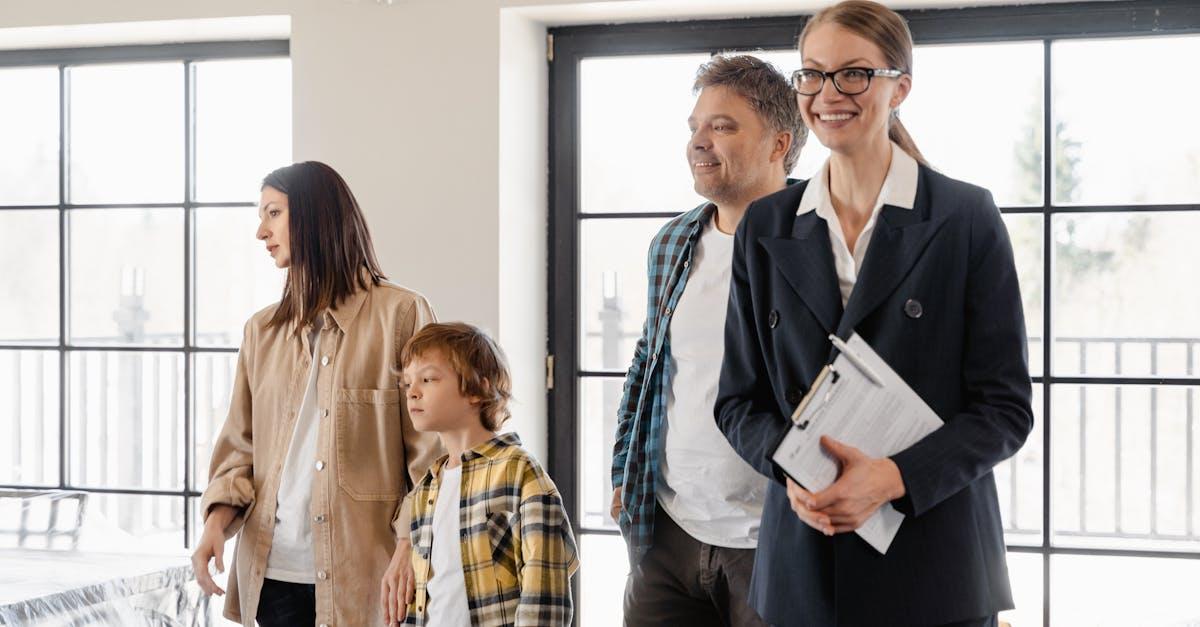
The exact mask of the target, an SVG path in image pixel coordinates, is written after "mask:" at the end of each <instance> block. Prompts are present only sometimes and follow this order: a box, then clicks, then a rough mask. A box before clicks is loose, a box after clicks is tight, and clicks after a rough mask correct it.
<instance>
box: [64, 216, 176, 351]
mask: <svg viewBox="0 0 1200 627" xmlns="http://www.w3.org/2000/svg"><path fill="white" fill-rule="evenodd" d="M69 219H70V225H69V226H70V247H71V248H70V254H71V268H70V271H71V275H70V277H69V281H68V283H69V285H70V289H71V300H70V301H69V302H70V329H69V335H70V338H71V342H72V343H75V344H142V345H145V344H156V345H158V344H174V345H180V344H182V343H183V288H184V280H183V278H184V277H183V211H182V210H181V209H80V210H76V211H72V212H71V213H70V215H69Z"/></svg>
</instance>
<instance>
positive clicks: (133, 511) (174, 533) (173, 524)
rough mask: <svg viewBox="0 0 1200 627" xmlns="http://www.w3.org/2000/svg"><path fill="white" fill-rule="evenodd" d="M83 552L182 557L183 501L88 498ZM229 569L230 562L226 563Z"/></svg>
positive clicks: (120, 496) (140, 497) (174, 498)
mask: <svg viewBox="0 0 1200 627" xmlns="http://www.w3.org/2000/svg"><path fill="white" fill-rule="evenodd" d="M86 496H87V510H86V513H85V516H84V532H83V534H82V538H83V541H82V542H81V543H80V547H79V548H81V549H85V550H93V551H103V552H130V553H139V554H144V553H182V552H183V550H184V542H183V539H184V538H183V536H184V534H183V497H182V496H149V495H141V494H94V493H93V494H88V495H86ZM225 564H226V566H228V565H229V562H225Z"/></svg>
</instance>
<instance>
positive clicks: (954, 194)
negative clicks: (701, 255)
mask: <svg viewBox="0 0 1200 627" xmlns="http://www.w3.org/2000/svg"><path fill="white" fill-rule="evenodd" d="M806 185H807V183H800V184H797V185H792V186H790V187H788V188H786V189H784V190H782V191H780V192H777V193H775V194H772V195H770V196H767V197H765V198H762V199H760V200H758V201H756V202H754V203H753V204H751V205H750V207H749V209H748V210H747V212H746V215H745V217H744V218H743V219H742V222H741V224H740V225H739V226H738V230H737V236H736V239H735V242H734V253H733V278H732V287H731V289H730V296H729V310H728V314H727V317H726V322H725V361H724V363H723V364H722V367H721V381H720V389H719V392H718V395H717V401H716V406H715V410H714V411H715V414H716V420H717V425H718V426H719V427H720V429H721V430H722V431H723V432H724V433H725V437H726V438H728V440H729V442H730V444H732V445H733V447H734V448H735V449H736V450H737V451H738V453H739V454H740V455H741V456H742V457H743V458H745V459H746V461H747V462H749V463H750V464H751V465H753V466H754V467H755V468H757V469H758V471H759V472H761V473H763V474H764V475H767V476H770V477H772V478H774V479H775V481H773V482H772V483H771V485H770V488H769V489H768V492H767V499H766V504H765V506H764V508H763V517H762V526H761V529H760V530H759V546H758V552H757V555H756V558H755V563H754V576H753V579H752V582H751V589H750V596H751V602H752V604H753V606H754V607H755V609H756V610H758V612H759V614H760V615H761V616H762V617H763V618H764V619H765V620H767V621H768V622H770V623H772V624H775V625H813V626H819V627H825V626H826V625H872V626H873V625H939V624H945V623H950V622H954V621H960V620H967V619H972V618H977V617H984V616H990V615H992V614H995V613H996V612H998V611H1000V610H1003V609H1008V608H1011V607H1013V602H1012V593H1011V591H1010V589H1009V582H1008V567H1007V564H1006V563H1005V547H1004V534H1003V527H1002V524H1001V521H1000V511H999V504H998V501H997V497H996V482H995V479H994V478H993V476H992V468H993V467H994V466H995V465H996V464H997V463H999V462H1001V461H1003V460H1004V459H1006V458H1008V457H1010V456H1012V455H1013V454H1014V453H1016V452H1017V450H1018V449H1019V448H1020V447H1021V445H1022V443H1024V441H1025V438H1026V436H1027V435H1028V434H1029V432H1030V430H1031V429H1032V427H1033V412H1032V409H1031V406H1030V402H1031V397H1032V389H1031V384H1030V379H1029V368H1028V364H1027V359H1026V344H1025V342H1026V338H1025V322H1024V315H1023V313H1022V308H1021V293H1020V290H1019V288H1018V285H1017V272H1016V268H1015V266H1014V264H1013V253H1012V245H1011V243H1010V242H1009V238H1008V232H1007V230H1006V229H1005V227H1004V222H1003V221H1002V220H1001V217H1000V213H999V211H998V210H997V209H996V204H995V202H993V200H992V197H991V194H990V193H988V192H987V190H984V189H981V188H979V187H975V186H973V185H968V184H966V183H963V182H960V181H956V180H953V179H950V178H948V177H946V176H943V175H941V174H938V173H937V172H934V171H933V170H931V169H929V168H927V167H925V166H921V167H920V171H919V175H918V182H917V195H916V202H915V204H914V207H913V208H912V209H911V210H910V209H905V208H901V207H892V206H886V205H885V206H884V207H883V209H882V211H881V213H880V216H879V219H878V222H877V223H876V227H875V231H874V233H873V234H872V236H871V240H870V244H869V247H868V248H867V254H866V258H865V259H864V261H863V267H862V271H861V273H860V275H859V277H858V281H857V283H856V284H855V287H854V290H853V292H851V295H850V300H849V302H848V303H847V304H846V307H845V311H843V309H842V300H841V293H840V292H839V290H838V283H837V274H836V271H835V269H834V261H833V251H832V248H831V246H830V239H829V231H828V229H827V228H826V222H825V220H823V219H822V218H820V217H819V216H817V213H816V212H815V211H809V212H807V213H804V214H802V215H799V216H797V215H796V210H797V208H798V206H799V204H800V199H801V197H802V196H803V194H804V189H805V187H806ZM854 331H857V332H858V334H859V335H861V336H862V337H863V339H865V340H866V341H867V342H868V343H870V344H871V346H872V347H873V348H874V349H875V351H876V352H878V353H879V355H880V356H882V357H883V359H884V360H885V361H887V363H888V364H889V365H891V367H892V368H893V369H894V370H895V371H896V372H897V373H898V374H899V375H900V376H901V377H902V378H903V379H904V380H905V381H906V382H907V383H908V384H909V385H910V386H911V387H912V388H913V389H914V390H915V391H916V392H917V394H919V395H920V396H921V398H922V399H924V400H925V402H926V403H928V404H929V406H930V407H931V408H933V410H934V411H935V412H937V414H938V416H940V417H941V418H942V420H943V421H944V422H945V424H944V425H943V426H942V427H941V428H939V429H938V430H937V431H935V432H934V433H932V434H930V435H928V436H927V437H925V438H924V439H922V440H921V441H919V442H918V443H916V444H914V445H913V446H912V447H910V448H908V449H906V450H905V451H903V452H901V453H898V454H896V455H894V456H893V457H892V459H893V460H894V461H895V462H896V465H897V466H898V467H899V468H900V474H901V476H902V477H903V480H904V485H905V489H906V491H907V494H906V495H905V496H904V497H903V498H901V499H898V500H897V501H895V502H893V505H895V506H896V508H897V509H898V510H899V511H901V512H902V513H904V514H905V515H906V519H905V521H904V523H903V525H901V527H900V531H899V533H898V534H897V536H896V538H895V540H894V541H893V543H892V545H891V547H890V548H889V550H888V552H887V554H886V555H880V554H879V553H878V552H876V551H875V550H874V549H873V548H871V547H870V546H869V545H868V544H867V543H866V542H865V541H863V540H862V539H861V538H859V537H858V535H857V534H853V533H845V534H838V535H835V536H833V537H826V536H824V535H822V534H820V533H819V532H817V531H815V530H813V529H811V528H810V527H808V526H807V525H806V524H804V522H802V521H801V520H800V519H799V518H797V517H796V514H795V513H794V512H793V511H792V509H791V507H790V505H789V503H788V499H787V492H786V488H785V484H784V482H783V478H782V474H780V473H779V472H777V469H776V468H775V467H774V466H773V464H772V463H771V461H770V460H769V456H770V453H771V452H772V450H773V448H774V446H775V444H776V443H777V442H778V440H779V438H780V436H781V434H782V433H783V430H784V429H786V428H787V427H788V425H789V424H790V422H789V421H788V419H787V418H786V416H790V415H791V412H792V409H793V408H794V407H795V406H796V404H797V403H798V402H799V401H800V399H801V397H802V396H803V394H804V392H805V391H806V389H807V386H808V385H809V384H810V383H811V382H812V381H813V379H814V378H815V377H816V376H817V373H818V371H819V370H820V369H821V368H822V367H823V366H824V365H825V364H826V363H828V361H829V359H830V357H831V354H832V347H831V344H830V342H829V340H828V339H827V338H828V335H829V334H830V333H836V334H837V335H838V336H840V337H842V338H848V337H849V336H850V334H851V333H852V332H854Z"/></svg>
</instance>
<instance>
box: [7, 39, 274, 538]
mask: <svg viewBox="0 0 1200 627" xmlns="http://www.w3.org/2000/svg"><path fill="white" fill-rule="evenodd" d="M290 56H291V51H290V42H289V40H287V39H263V40H234V41H217V42H195V43H177V44H148V45H114V46H96V47H79V48H49V49H30V50H4V51H0V70H4V69H10V68H19V67H57V69H58V124H59V126H58V202H57V203H54V204H45V205H36V204H23V205H0V213H3V212H9V211H29V210H56V211H57V212H58V247H59V255H58V276H57V280H58V299H59V302H58V342H57V343H56V344H53V343H45V344H32V343H21V342H16V343H3V342H0V351H46V352H54V353H57V355H58V377H59V380H58V381H59V383H58V385H59V387H58V405H59V407H58V482H57V484H50V485H47V484H26V483H10V484H2V485H0V489H4V490H30V491H44V490H48V489H53V490H69V491H72V492H82V493H88V494H120V495H134V496H163V497H178V498H181V499H183V509H182V513H183V538H182V540H183V543H182V548H184V549H187V548H190V547H191V545H192V543H193V542H194V540H196V539H198V534H196V530H195V529H193V528H192V527H193V525H192V518H193V516H194V512H193V511H192V510H193V508H194V503H195V499H196V498H197V497H199V496H201V494H202V492H201V491H200V490H197V489H195V488H196V481H197V479H198V478H197V477H194V476H193V474H194V473H193V472H192V466H193V465H194V464H193V459H192V456H193V453H194V451H193V447H194V446H195V438H194V435H195V434H194V433H193V428H194V425H195V416H194V411H195V407H194V406H193V405H194V403H193V398H194V387H195V381H193V378H194V367H193V362H194V361H195V357H196V356H197V355H214V354H236V353H237V351H238V349H237V348H233V347H221V346H198V345H197V344H196V342H195V337H194V333H193V330H194V319H195V311H194V303H195V294H194V291H195V270H196V268H195V264H196V258H195V252H194V251H195V236H194V228H193V225H194V222H195V215H196V211H195V210H196V209H203V208H254V207H255V206H256V204H255V203H254V202H198V201H196V200H195V184H194V183H195V180H196V159H195V141H194V140H195V137H196V129H195V115H194V114H195V102H196V100H195V96H196V93H195V73H194V71H193V63H196V62H201V61H231V60H246V59H263V58H290ZM151 62H172V63H179V64H182V67H183V90H184V91H183V107H184V112H183V129H184V130H183V132H184V142H183V149H184V190H183V192H184V193H183V196H182V200H181V201H174V202H166V203H161V202H160V203H70V202H67V199H68V194H69V180H68V176H69V172H68V170H69V167H70V162H69V158H68V147H69V141H70V129H69V124H68V123H67V118H68V116H69V110H68V107H69V104H68V103H69V100H68V99H69V97H70V96H69V95H70V76H69V72H68V70H69V68H72V67H80V66H88V65H100V64H113V63H151ZM103 209H182V210H183V241H182V242H181V244H182V246H181V247H180V253H181V254H182V255H183V259H184V263H183V269H184V276H183V283H182V286H181V287H182V289H183V294H182V296H183V311H184V318H183V342H182V344H180V345H170V346H154V345H103V346H100V345H76V344H72V343H71V342H69V341H68V339H67V338H68V325H69V321H68V316H69V315H70V311H69V303H68V297H69V291H70V290H69V281H70V266H69V261H70V257H69V252H70V251H69V245H70V241H69V227H68V220H67V214H68V212H71V211H91V210H103ZM81 352H105V353H122V352H130V353H160V354H162V353H165V354H171V355H179V356H181V357H182V360H183V384H184V387H183V399H182V402H183V425H182V428H183V458H182V460H181V462H182V464H183V473H182V477H183V485H182V486H181V488H180V489H175V490H167V489H137V488H106V487H95V486H80V485H73V484H72V483H71V481H70V474H69V473H70V466H69V458H68V455H69V454H70V448H69V446H68V443H69V439H70V437H71V433H70V425H69V420H68V413H69V409H70V402H69V401H70V397H69V394H70V390H69V387H70V380H69V371H68V368H69V365H68V364H69V358H70V355H71V354H72V353H81Z"/></svg>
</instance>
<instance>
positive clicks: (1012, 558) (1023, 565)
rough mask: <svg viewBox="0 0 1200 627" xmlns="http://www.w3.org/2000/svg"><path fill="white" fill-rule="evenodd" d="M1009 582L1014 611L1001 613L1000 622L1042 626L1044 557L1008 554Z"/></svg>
mask: <svg viewBox="0 0 1200 627" xmlns="http://www.w3.org/2000/svg"><path fill="white" fill-rule="evenodd" d="M1008 580H1009V583H1010V584H1011V585H1012V592H1013V604H1014V605H1016V607H1015V608H1014V609H1011V610H1007V611H1004V612H1000V620H1001V621H1005V622H1007V623H1009V624H1010V625H1014V626H1016V627H1034V626H1035V625H1041V624H1042V598H1043V596H1042V556H1041V555H1037V554H1034V553H1009V554H1008Z"/></svg>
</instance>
